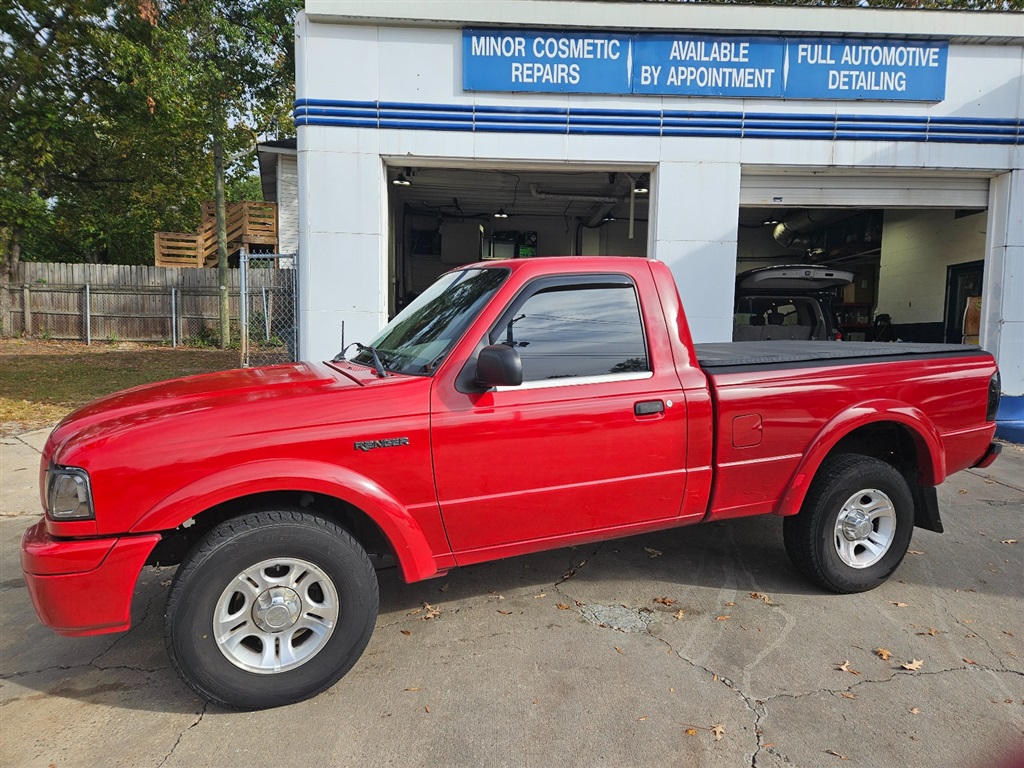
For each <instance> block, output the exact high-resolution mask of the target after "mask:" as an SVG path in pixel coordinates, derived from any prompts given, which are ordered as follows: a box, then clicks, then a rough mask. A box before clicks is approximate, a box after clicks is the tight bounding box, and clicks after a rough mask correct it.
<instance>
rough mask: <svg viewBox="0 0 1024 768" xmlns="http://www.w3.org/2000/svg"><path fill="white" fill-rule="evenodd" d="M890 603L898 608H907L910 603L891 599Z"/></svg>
mask: <svg viewBox="0 0 1024 768" xmlns="http://www.w3.org/2000/svg"><path fill="white" fill-rule="evenodd" d="M889 605H895V606H896V607H897V608H907V607H908V606H909V605H910V603H898V602H896V601H895V600H890V601H889Z"/></svg>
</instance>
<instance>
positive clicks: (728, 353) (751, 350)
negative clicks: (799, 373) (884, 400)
mask: <svg viewBox="0 0 1024 768" xmlns="http://www.w3.org/2000/svg"><path fill="white" fill-rule="evenodd" d="M694 347H695V349H696V351H697V361H698V362H699V363H700V367H701V368H705V369H707V370H709V371H710V372H712V373H720V372H721V369H724V368H739V367H746V366H760V367H767V366H771V367H775V366H778V367H781V368H785V367H789V366H794V367H798V366H799V365H800V364H808V363H810V364H818V365H821V364H823V363H824V364H828V363H831V362H832V361H835V362H836V363H841V362H842V361H844V360H858V361H859V362H868V360H865V359H864V358H876V359H878V358H892V357H911V356H914V355H920V356H930V357H938V356H942V357H946V356H952V355H955V356H959V355H971V354H974V355H976V354H984V352H983V351H982V350H981V349H980V348H979V347H977V346H974V345H971V344H901V343H895V344H894V343H886V342H865V341H772V342H763V341H728V342H715V343H708V344H694ZM825 361H828V362H827V363H826V362H825Z"/></svg>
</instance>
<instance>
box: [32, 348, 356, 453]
mask: <svg viewBox="0 0 1024 768" xmlns="http://www.w3.org/2000/svg"><path fill="white" fill-rule="evenodd" d="M358 386H359V383H357V381H356V380H355V379H354V378H353V377H350V376H346V375H343V374H341V373H340V372H337V371H335V370H334V369H332V368H331V367H329V366H327V365H325V364H318V363H294V364H289V365H276V366H272V367H267V368H244V369H238V370H231V371H218V372H216V373H205V374H200V375H198V376H188V377H186V378H182V379H172V380H170V381H161V382H157V383H155V384H143V385H142V386H138V387H133V388H132V389H126V390H123V391H121V392H115V393H114V394H112V395H107V396H106V397H101V398H100V399H98V400H94V401H93V402H91V403H89V404H88V405H85V406H83V407H81V408H79V409H78V410H76V411H73V412H72V413H71V414H69V415H68V416H67V417H65V418H64V420H63V421H61V422H60V424H58V425H57V427H56V428H55V429H54V430H53V433H52V434H51V435H50V438H49V440H48V441H47V447H46V451H45V452H44V459H49V458H52V457H54V456H55V455H56V460H57V461H58V463H61V462H60V456H59V454H60V453H61V449H62V447H63V446H65V445H67V444H68V442H69V441H71V440H72V439H73V438H74V439H76V441H78V440H80V439H82V438H89V437H90V436H96V435H98V434H100V433H102V434H103V435H105V436H108V437H109V436H111V435H112V434H114V433H117V432H120V431H121V430H123V429H125V428H128V427H131V426H133V425H135V424H140V423H144V422H152V421H153V420H156V419H162V418H166V417H168V416H183V415H186V414H190V413H195V412H197V411H202V410H206V409H208V408H211V407H212V406H213V405H214V404H216V403H223V402H230V403H231V404H232V405H236V406H238V405H244V404H245V403H247V402H252V403H256V402H258V401H266V400H267V399H268V398H280V397H282V396H287V395H292V394H295V395H301V394H313V393H314V392H316V391H318V390H324V389H326V388H332V389H336V388H348V387H358Z"/></svg>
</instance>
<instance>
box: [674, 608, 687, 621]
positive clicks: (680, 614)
mask: <svg viewBox="0 0 1024 768" xmlns="http://www.w3.org/2000/svg"><path fill="white" fill-rule="evenodd" d="M685 615H686V611H684V610H683V609H682V608H680V609H679V610H678V611H676V612H675V613H673V614H672V617H673V618H674V619H675V620H676V621H679V620H680V619H681V618H683V616H685Z"/></svg>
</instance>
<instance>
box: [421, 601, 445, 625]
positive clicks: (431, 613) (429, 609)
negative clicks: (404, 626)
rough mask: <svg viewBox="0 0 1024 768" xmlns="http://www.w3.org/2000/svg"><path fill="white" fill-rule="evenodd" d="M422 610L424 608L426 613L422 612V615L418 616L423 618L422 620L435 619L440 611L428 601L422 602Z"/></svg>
mask: <svg viewBox="0 0 1024 768" xmlns="http://www.w3.org/2000/svg"><path fill="white" fill-rule="evenodd" d="M423 610H425V611H426V613H425V614H423V616H421V617H420V618H421V619H423V620H424V621H430V620H431V619H436V618H437V617H438V616H440V615H441V611H439V610H438V609H437V608H435V607H434V606H432V605H431V604H430V603H424V604H423Z"/></svg>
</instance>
